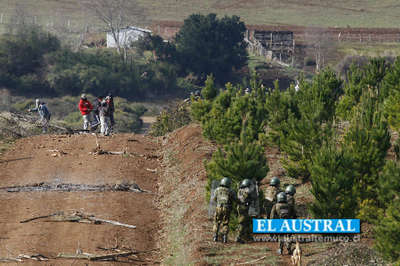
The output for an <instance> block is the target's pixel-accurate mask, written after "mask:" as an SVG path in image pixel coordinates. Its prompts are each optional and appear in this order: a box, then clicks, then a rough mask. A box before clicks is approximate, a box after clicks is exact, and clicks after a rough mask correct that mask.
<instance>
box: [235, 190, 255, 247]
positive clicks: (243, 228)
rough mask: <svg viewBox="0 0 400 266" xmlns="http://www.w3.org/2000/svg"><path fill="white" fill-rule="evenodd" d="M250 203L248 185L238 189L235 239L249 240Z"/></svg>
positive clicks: (240, 240)
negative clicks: (236, 234) (236, 232)
mask: <svg viewBox="0 0 400 266" xmlns="http://www.w3.org/2000/svg"><path fill="white" fill-rule="evenodd" d="M250 204H251V191H250V188H249V187H244V188H240V189H239V190H238V206H237V209H238V223H239V225H238V236H237V239H236V241H237V242H242V241H243V240H249V239H250V234H251V218H250V216H249V208H250Z"/></svg>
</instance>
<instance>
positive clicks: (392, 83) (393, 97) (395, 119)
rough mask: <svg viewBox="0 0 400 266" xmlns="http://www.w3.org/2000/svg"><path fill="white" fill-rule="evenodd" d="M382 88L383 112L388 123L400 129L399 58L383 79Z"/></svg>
mask: <svg viewBox="0 0 400 266" xmlns="http://www.w3.org/2000/svg"><path fill="white" fill-rule="evenodd" d="M382 88H383V89H382V90H383V91H384V92H385V94H387V96H388V97H387V98H385V101H384V113H385V116H386V117H387V120H388V123H389V125H390V126H391V127H392V128H393V129H395V130H399V129H400V116H399V113H400V58H397V59H396V61H395V62H394V64H393V67H392V68H391V71H389V72H388V73H387V75H386V76H385V78H384V79H383V84H382Z"/></svg>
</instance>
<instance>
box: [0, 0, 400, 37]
mask: <svg viewBox="0 0 400 266" xmlns="http://www.w3.org/2000/svg"><path fill="white" fill-rule="evenodd" d="M21 2H22V1H21ZM80 3H81V1H78V0H60V1H55V0H37V1H34V2H32V1H25V2H24V3H19V4H20V7H24V8H25V10H27V12H28V13H30V14H31V15H32V17H34V16H36V18H34V19H35V21H36V23H39V24H41V25H43V26H47V27H51V26H54V25H56V26H58V27H61V26H63V27H66V28H69V29H72V30H74V29H75V30H78V29H80V30H82V29H83V28H84V27H85V25H89V27H90V28H92V27H95V25H96V24H97V25H99V24H98V22H96V21H95V20H94V19H93V18H90V17H89V16H88V15H87V14H86V13H85V11H84V10H83V9H82V5H81V4H80ZM15 7H16V5H15V2H14V1H9V0H1V1H0V9H1V10H2V11H1V13H2V23H8V22H9V21H11V19H12V17H13V16H14V14H15V13H16V12H15ZM135 9H136V11H137V12H140V13H141V14H144V15H145V18H144V19H143V18H141V19H140V21H138V24H141V26H145V25H149V24H151V23H152V22H154V21H165V20H167V21H171V20H173V21H176V20H178V21H183V19H185V18H186V17H187V16H189V15H190V14H192V13H210V12H214V13H217V14H219V15H238V16H240V17H242V18H243V20H244V21H245V23H246V24H259V25H264V24H265V25H301V26H321V27H347V26H350V27H373V28H396V27H399V26H400V22H399V21H398V16H399V15H398V13H399V11H400V5H398V3H397V2H396V1H394V0H382V1H358V0H351V1H328V0H321V1H320V0H311V1H309V0H300V1H280V0H234V1H228V0H207V1H197V0H163V1H146V0H138V1H137V5H136V8H135Z"/></svg>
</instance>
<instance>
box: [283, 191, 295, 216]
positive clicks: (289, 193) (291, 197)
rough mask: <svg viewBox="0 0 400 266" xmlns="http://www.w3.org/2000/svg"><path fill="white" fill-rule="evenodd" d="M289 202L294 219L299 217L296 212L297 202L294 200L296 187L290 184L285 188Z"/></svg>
mask: <svg viewBox="0 0 400 266" xmlns="http://www.w3.org/2000/svg"><path fill="white" fill-rule="evenodd" d="M285 193H286V199H287V203H288V204H289V208H290V213H292V214H293V219H296V218H297V214H296V208H295V206H296V202H295V200H294V194H296V188H295V187H294V186H293V185H289V186H287V187H286V189H285Z"/></svg>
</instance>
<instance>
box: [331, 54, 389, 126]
mask: <svg viewBox="0 0 400 266" xmlns="http://www.w3.org/2000/svg"><path fill="white" fill-rule="evenodd" d="M391 69H392V68H391V66H390V65H389V64H388V63H386V61H385V59H383V58H373V59H371V60H370V61H369V63H368V64H367V65H365V66H362V67H361V66H358V65H352V66H351V67H350V70H349V71H348V73H347V80H348V81H347V83H346V85H345V86H344V96H343V97H342V98H341V100H340V102H339V104H338V107H337V114H338V115H339V116H340V117H342V118H343V119H351V117H352V116H353V115H354V108H356V107H357V105H358V104H359V103H360V99H361V95H362V94H363V90H364V89H365V88H371V89H373V90H376V94H377V95H378V96H379V99H380V101H381V102H382V101H383V100H384V99H385V97H386V96H387V95H388V90H389V86H388V85H389V84H390V82H389V81H390V79H388V80H387V82H386V83H387V85H386V86H382V84H383V83H384V79H385V76H386V75H387V74H388V73H390V72H391Z"/></svg>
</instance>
